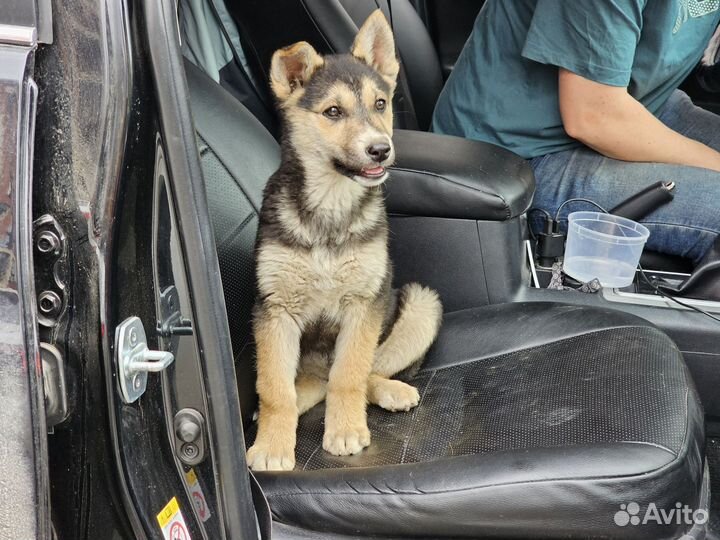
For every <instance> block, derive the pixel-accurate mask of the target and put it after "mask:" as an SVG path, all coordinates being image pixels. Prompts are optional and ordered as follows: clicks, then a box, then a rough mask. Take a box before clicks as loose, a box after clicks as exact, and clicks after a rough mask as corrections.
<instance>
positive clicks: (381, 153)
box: [365, 143, 390, 163]
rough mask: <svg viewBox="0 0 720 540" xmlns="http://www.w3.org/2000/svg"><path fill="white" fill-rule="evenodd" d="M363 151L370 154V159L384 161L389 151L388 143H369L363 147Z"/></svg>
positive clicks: (378, 161)
mask: <svg viewBox="0 0 720 540" xmlns="http://www.w3.org/2000/svg"><path fill="white" fill-rule="evenodd" d="M365 152H367V155H368V156H370V159H372V160H373V161H376V162H377V163H380V162H381V161H385V160H386V159H387V157H388V154H389V153H390V145H389V144H387V143H375V144H371V145H370V146H368V147H367V148H366V149H365Z"/></svg>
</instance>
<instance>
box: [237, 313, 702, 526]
mask: <svg viewBox="0 0 720 540" xmlns="http://www.w3.org/2000/svg"><path fill="white" fill-rule="evenodd" d="M410 382H411V383H412V384H414V385H415V386H417V387H418V389H419V390H420V394H421V396H422V397H421V402H420V405H419V406H418V407H417V408H416V409H415V410H414V411H411V412H408V413H388V412H385V411H383V410H381V409H378V408H376V407H372V408H371V409H370V411H369V425H370V430H371V432H372V434H373V440H372V442H371V445H370V447H369V448H367V449H366V450H365V451H363V452H362V453H361V454H359V455H357V456H351V457H334V456H330V455H329V454H327V453H326V452H324V451H323V450H322V434H323V422H322V417H323V414H324V407H323V406H322V405H320V406H317V407H315V408H314V409H312V410H311V411H309V412H308V413H307V414H306V415H305V416H303V417H302V418H301V419H300V425H299V428H298V448H297V459H298V461H297V463H298V465H297V469H296V470H295V471H294V472H292V473H284V474H277V473H276V474H273V473H260V474H258V475H257V477H258V480H259V481H260V483H261V485H262V486H263V489H264V491H265V494H266V496H267V497H268V500H269V502H270V506H271V507H272V509H273V514H274V516H275V519H276V520H278V521H281V522H284V523H292V524H295V525H298V526H302V527H304V528H309V529H318V528H319V530H323V531H335V532H338V533H340V532H345V533H351V532H352V531H356V530H362V531H363V532H364V533H365V534H371V535H381V536H393V535H397V536H404V535H408V536H413V535H418V532H419V531H422V535H423V536H425V537H431V538H456V537H480V536H482V537H513V538H557V537H569V538H596V537H597V538H599V537H616V536H615V535H617V534H618V533H619V532H620V531H619V529H618V527H617V526H616V525H615V523H614V521H613V516H614V515H615V513H616V512H617V511H618V510H619V505H620V504H622V503H623V502H625V503H627V502H631V501H638V502H643V501H644V502H646V503H649V502H654V503H655V504H656V505H657V506H658V508H666V509H670V508H674V505H675V502H676V501H690V502H688V503H686V504H689V505H691V506H693V505H695V506H693V507H697V505H698V503H699V500H698V497H699V496H700V484H701V481H702V470H703V467H702V465H703V457H702V456H703V452H702V445H703V427H702V422H703V417H702V411H701V409H700V406H699V400H698V398H697V396H696V394H695V392H694V390H693V388H692V383H691V382H690V378H689V374H688V373H687V370H686V368H685V366H684V364H683V361H682V358H681V355H680V352H679V351H678V349H677V347H676V346H675V345H674V344H673V343H672V341H670V340H669V339H668V338H667V337H666V336H664V335H663V334H662V333H661V332H660V331H659V330H657V329H655V328H653V327H650V326H649V325H648V324H647V323H644V322H643V321H641V320H640V319H637V318H635V317H632V316H628V315H621V314H618V313H616V312H614V311H611V310H595V309H587V308H584V307H569V306H564V305H561V304H511V305H505V306H492V307H486V308H479V309H474V310H468V311H463V312H458V313H453V314H449V315H447V316H446V318H445V320H444V323H443V327H442V330H441V334H440V338H439V340H438V342H437V343H436V345H435V346H434V347H433V348H432V349H431V351H430V353H429V354H428V357H427V359H426V363H425V366H424V369H423V370H422V371H421V372H420V373H419V374H418V375H417V376H416V377H415V378H414V379H412V380H411V381H410ZM249 437H252V433H250V434H249ZM642 529H643V530H637V531H633V532H634V533H635V534H634V535H633V536H632V537H633V538H653V539H657V538H673V537H679V536H680V535H681V534H682V532H683V529H682V527H679V526H677V525H675V526H673V527H664V528H663V527H652V526H649V527H648V528H647V529H645V528H644V527H643V528H642ZM623 532H625V531H623ZM673 535H676V536H673Z"/></svg>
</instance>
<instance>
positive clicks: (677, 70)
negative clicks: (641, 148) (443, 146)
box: [432, 0, 720, 158]
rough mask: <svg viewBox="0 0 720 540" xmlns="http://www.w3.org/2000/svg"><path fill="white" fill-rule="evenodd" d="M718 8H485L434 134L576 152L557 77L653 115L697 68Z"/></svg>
mask: <svg viewBox="0 0 720 540" xmlns="http://www.w3.org/2000/svg"><path fill="white" fill-rule="evenodd" d="M719 21H720V0H487V2H486V4H485V6H484V7H483V9H482V10H481V11H480V14H479V15H478V18H477V20H476V21H475V27H474V29H473V32H472V35H471V36H470V39H469V40H468V42H467V43H466V44H465V48H464V49H463V52H462V54H461V55H460V58H459V59H458V61H457V64H456V66H455V69H454V70H453V72H452V74H451V76H450V79H449V80H448V82H447V84H446V85H445V88H443V91H442V93H441V94H440V98H439V99H438V103H437V105H436V107H435V113H434V115H433V124H432V129H433V131H436V132H439V133H446V134H449V135H458V136H461V137H467V138H469V139H476V140H481V141H487V142H491V143H494V144H498V145H500V146H503V147H505V148H508V149H509V150H512V151H514V152H516V153H518V154H520V155H521V156H523V157H525V158H532V157H536V156H541V155H544V154H549V153H552V152H559V151H561V150H566V149H569V148H573V147H575V146H577V145H579V144H580V143H578V142H577V141H575V140H574V139H571V138H570V137H568V135H567V133H565V130H564V129H563V124H562V119H561V117H560V110H559V107H558V67H563V68H565V69H567V70H569V71H572V72H574V73H577V74H578V75H581V76H583V77H585V78H587V79H591V80H593V81H596V82H599V83H603V84H607V85H611V86H620V87H627V88H628V91H629V92H630V94H631V95H632V96H633V97H635V98H636V99H637V100H638V101H640V102H641V103H642V104H643V105H644V106H645V107H646V108H647V109H648V110H649V111H650V112H652V113H653V114H657V112H658V111H659V110H660V108H661V107H662V105H663V104H664V103H665V101H666V100H667V99H668V97H669V96H670V94H671V93H672V92H673V90H675V89H676V88H677V87H678V86H679V85H680V83H681V82H682V81H683V80H684V79H685V77H687V75H688V74H689V73H690V72H691V71H692V69H693V68H694V67H695V66H696V65H697V63H698V62H699V60H700V58H701V57H702V54H703V52H704V50H705V47H706V46H707V44H708V42H709V40H710V38H711V37H712V34H713V32H714V30H715V28H717V26H718V22H719Z"/></svg>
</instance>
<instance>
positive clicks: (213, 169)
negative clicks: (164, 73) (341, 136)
mask: <svg viewBox="0 0 720 540" xmlns="http://www.w3.org/2000/svg"><path fill="white" fill-rule="evenodd" d="M185 72H186V75H187V82H188V89H189V91H190V105H191V109H192V114H193V120H194V122H195V130H196V132H197V137H198V148H199V151H200V163H201V165H202V171H203V176H204V178H205V187H206V192H207V199H208V206H209V207H210V218H211V220H212V224H213V229H214V232H215V242H216V244H217V252H218V259H219V263H220V274H221V277H222V283H223V290H224V293H225V305H226V308H227V315H228V322H229V325H230V333H231V336H232V346H233V355H234V357H235V369H236V373H237V379H238V391H239V394H240V406H241V407H242V412H243V420H244V422H246V423H247V422H248V421H249V420H250V419H251V417H252V414H253V412H254V411H255V408H256V394H255V352H254V345H253V339H252V327H251V319H252V308H253V304H254V302H255V274H254V268H255V262H254V250H255V236H256V234H257V226H258V214H259V211H260V206H261V204H262V191H263V188H264V187H265V183H266V182H267V179H268V178H269V177H270V175H271V174H272V173H273V172H275V170H276V169H277V168H278V166H279V164H280V148H279V147H278V145H277V142H276V141H275V139H274V138H273V137H272V135H270V133H268V131H267V130H266V129H265V128H264V127H263V126H262V124H261V123H260V122H259V121H258V120H257V119H256V118H255V117H254V116H253V115H252V114H251V113H250V112H249V111H248V110H247V109H246V108H245V107H244V106H243V105H242V104H241V103H240V102H239V101H238V100H237V99H235V98H234V97H233V96H231V95H230V94H229V93H228V92H227V91H226V90H224V89H223V88H222V87H221V86H220V85H219V84H217V83H216V82H215V81H213V80H212V79H211V78H210V77H208V76H207V75H206V74H205V73H204V72H202V71H201V70H200V69H199V68H197V67H196V66H195V65H193V64H192V63H190V62H189V61H186V62H185Z"/></svg>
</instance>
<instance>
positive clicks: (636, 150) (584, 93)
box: [559, 68, 720, 171]
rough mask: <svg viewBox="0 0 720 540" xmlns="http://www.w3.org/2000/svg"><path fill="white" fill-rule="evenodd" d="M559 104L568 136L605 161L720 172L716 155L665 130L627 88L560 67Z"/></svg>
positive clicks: (718, 155) (685, 138) (718, 154)
mask: <svg viewBox="0 0 720 540" xmlns="http://www.w3.org/2000/svg"><path fill="white" fill-rule="evenodd" d="M559 99H560V114H561V115H562V121H563V126H564V128H565V131H566V132H567V134H568V135H569V136H570V137H572V138H574V139H577V140H579V141H580V142H582V143H584V144H586V145H587V146H589V147H590V148H592V149H594V150H596V151H597V152H600V153H601V154H603V155H605V156H607V157H611V158H614V159H620V160H623V161H646V162H658V163H673V164H678V165H690V166H693V167H702V168H705V169H712V170H715V171H720V152H716V151H715V150H713V149H712V148H710V147H709V146H706V145H704V144H702V143H700V142H698V141H695V140H693V139H689V138H687V137H685V136H683V135H680V134H679V133H677V132H675V131H673V130H672V129H670V128H668V127H667V126H666V125H665V124H663V123H662V122H661V121H660V120H658V119H657V118H656V117H655V116H653V115H652V113H650V111H648V110H647V109H646V108H645V107H644V106H643V105H642V104H641V103H640V102H639V101H637V100H636V99H635V98H633V97H632V96H631V95H630V94H628V92H627V89H626V88H623V87H618V86H609V85H606V84H601V83H598V82H594V81H591V80H589V79H586V78H584V77H581V76H580V75H577V74H575V73H573V72H571V71H568V70H565V69H562V68H561V69H560V74H559Z"/></svg>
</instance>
